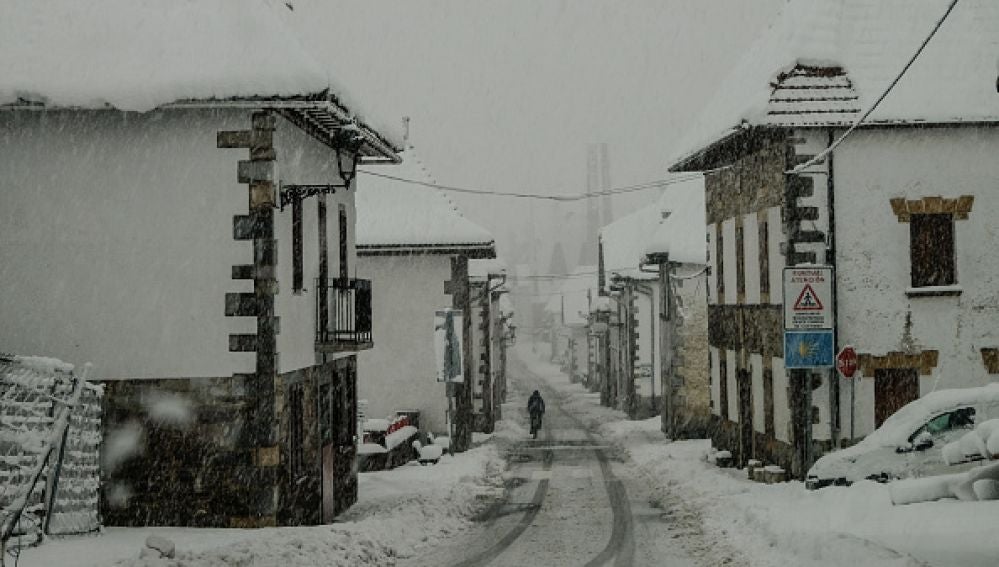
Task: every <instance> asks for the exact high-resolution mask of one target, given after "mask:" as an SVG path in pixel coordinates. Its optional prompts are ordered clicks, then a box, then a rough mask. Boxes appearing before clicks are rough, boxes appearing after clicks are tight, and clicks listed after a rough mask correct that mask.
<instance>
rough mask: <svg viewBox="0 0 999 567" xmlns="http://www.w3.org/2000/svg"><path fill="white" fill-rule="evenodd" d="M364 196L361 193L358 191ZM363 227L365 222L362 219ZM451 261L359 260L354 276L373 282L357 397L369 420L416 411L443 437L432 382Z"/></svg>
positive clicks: (442, 411) (441, 402)
mask: <svg viewBox="0 0 999 567" xmlns="http://www.w3.org/2000/svg"><path fill="white" fill-rule="evenodd" d="M362 191H363V188H362ZM362 222H363V220H362ZM450 258H451V257H450V256H362V257H360V258H358V261H357V273H358V277H361V278H367V279H370V280H371V285H372V294H373V297H372V303H373V305H372V317H373V322H372V324H373V327H372V333H373V335H374V342H375V346H374V348H372V349H370V350H367V351H362V352H361V353H359V355H358V377H357V387H358V397H359V398H362V399H367V400H368V415H369V416H370V417H385V416H388V415H394V413H395V411H396V410H403V409H418V410H420V412H421V414H420V422H421V423H420V425H421V428H422V429H423V430H425V431H433V432H445V431H447V426H446V422H445V415H446V411H447V397H446V396H445V386H444V384H443V383H438V382H437V378H436V372H437V362H436V358H435V354H434V346H433V329H434V312H435V311H436V310H438V309H441V308H444V307H450V305H451V297H450V296H448V295H445V294H444V282H445V281H447V280H450V279H451V260H450Z"/></svg>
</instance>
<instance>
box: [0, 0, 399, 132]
mask: <svg viewBox="0 0 999 567" xmlns="http://www.w3.org/2000/svg"><path fill="white" fill-rule="evenodd" d="M294 17H295V15H294V12H293V11H292V10H290V9H289V7H288V6H286V5H285V3H284V2H280V1H278V0H212V1H197V2H192V1H186V2H163V1H162V0H88V1H87V2H77V1H75V0H47V1H45V2H37V1H35V0H10V1H5V2H3V3H0V107H2V106H5V105H7V106H13V105H18V106H22V107H23V106H26V105H28V106H39V105H43V106H44V107H45V108H58V107H68V108H83V109H99V108H107V107H112V108H116V109H118V110H124V111H137V112H145V111H148V110H151V109H154V108H157V107H162V106H165V105H171V104H178V103H191V102H195V101H197V102H201V103H206V102H210V103H216V104H218V103H222V102H224V101H234V100H241V101H260V100H267V101H274V102H280V103H281V104H284V105H298V106H302V107H304V106H310V107H316V108H322V109H323V110H327V111H328V112H327V114H332V115H334V116H335V118H336V122H337V126H341V125H342V123H343V122H345V121H352V120H357V121H358V122H359V123H361V124H362V125H363V124H364V122H365V118H364V114H365V112H364V110H363V108H362V107H361V104H360V103H359V102H358V101H357V100H354V99H353V98H352V97H351V95H350V94H349V93H348V91H347V89H345V88H344V87H343V86H342V85H339V84H336V83H335V81H334V79H333V78H331V77H330V76H329V75H328V74H327V72H326V71H325V70H324V68H323V67H322V66H321V65H320V64H319V63H318V62H317V61H316V60H315V59H314V58H313V57H312V56H311V55H310V54H309V53H308V52H307V51H306V50H305V49H304V48H303V47H302V45H301V44H300V43H299V42H298V40H297V38H296V34H295V33H294V32H293V28H292V27H291V23H292V19H293V18H294ZM289 99H294V100H289ZM279 106H280V105H279ZM324 107H325V108H324ZM362 131H363V132H364V133H366V134H372V135H374V136H375V137H377V138H378V139H379V140H380V141H381V142H383V143H385V144H386V145H387V146H390V147H392V146H394V147H401V145H402V144H401V143H399V142H398V140H400V139H401V138H400V137H398V136H394V137H393V138H392V139H390V138H389V136H391V135H393V134H395V132H391V131H388V130H386V129H380V131H378V132H374V131H373V130H369V129H367V128H364V129H363V130H362Z"/></svg>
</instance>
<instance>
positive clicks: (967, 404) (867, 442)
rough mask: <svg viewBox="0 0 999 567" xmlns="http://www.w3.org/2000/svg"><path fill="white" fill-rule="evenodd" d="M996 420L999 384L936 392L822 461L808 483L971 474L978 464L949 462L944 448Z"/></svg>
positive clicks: (817, 486) (810, 485)
mask: <svg viewBox="0 0 999 567" xmlns="http://www.w3.org/2000/svg"><path fill="white" fill-rule="evenodd" d="M996 418H999V384H989V385H987V386H981V387H977V388H957V389H951V390H938V391H936V392H931V393H929V394H927V395H925V396H923V397H922V398H919V399H918V400H915V401H913V402H910V403H908V404H906V405H905V406H904V407H902V409H900V410H898V411H897V412H895V413H894V414H893V415H892V416H891V417H889V418H888V419H886V420H885V422H884V423H882V424H881V427H879V428H878V429H877V430H875V431H874V432H873V433H871V434H870V435H868V436H867V437H865V438H864V439H863V440H862V441H860V442H859V443H857V444H856V445H853V446H852V447H848V448H846V449H842V450H839V451H834V452H832V453H829V454H827V455H825V456H823V457H822V458H820V459H819V460H818V461H816V462H815V464H814V465H813V466H812V468H811V469H809V471H808V475H807V478H806V481H805V485H806V486H807V487H808V488H812V489H814V488H821V487H823V486H828V485H830V484H840V485H843V484H850V483H852V482H855V481H858V480H864V479H868V480H877V481H882V482H887V481H891V480H895V479H899V478H910V477H923V476H931V475H937V474H946V473H954V472H960V471H963V470H967V469H968V468H971V467H972V466H974V461H973V460H971V459H954V460H953V463H949V462H948V461H947V460H945V458H944V450H943V448H944V447H945V446H946V445H948V444H949V443H953V442H956V441H959V440H960V439H961V438H962V437H963V436H964V435H965V434H967V433H969V432H970V431H971V430H972V429H974V427H975V424H978V423H983V422H986V421H988V420H992V419H996ZM952 451H956V449H952Z"/></svg>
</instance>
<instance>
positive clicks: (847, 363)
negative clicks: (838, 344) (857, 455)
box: [836, 345, 857, 441]
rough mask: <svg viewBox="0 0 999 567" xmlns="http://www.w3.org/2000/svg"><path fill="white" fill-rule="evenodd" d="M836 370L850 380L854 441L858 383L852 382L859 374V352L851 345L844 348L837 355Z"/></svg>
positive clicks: (851, 421)
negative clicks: (854, 376) (856, 374)
mask: <svg viewBox="0 0 999 567" xmlns="http://www.w3.org/2000/svg"><path fill="white" fill-rule="evenodd" d="M836 370H839V373H840V374H842V375H843V378H846V379H847V380H850V441H853V418H854V408H855V407H856V405H857V404H856V400H857V397H856V388H857V381H856V380H851V378H853V375H854V374H855V373H856V372H857V351H856V350H854V348H853V347H852V346H850V345H846V346H845V347H843V348H842V349H841V350H840V351H839V354H837V355H836Z"/></svg>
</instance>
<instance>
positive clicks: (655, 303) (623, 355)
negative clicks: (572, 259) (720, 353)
mask: <svg viewBox="0 0 999 567" xmlns="http://www.w3.org/2000/svg"><path fill="white" fill-rule="evenodd" d="M662 207H663V202H662V200H661V199H658V198H657V200H656V202H655V203H652V204H650V205H647V206H645V207H643V208H641V209H639V210H637V211H634V212H632V213H630V214H628V215H625V216H623V217H621V218H620V219H618V220H616V221H614V222H612V223H610V224H608V225H607V226H605V227H603V228H602V229H601V230H600V239H599V261H600V264H599V265H600V278H599V279H600V281H603V282H604V288H603V289H602V290H601V293H604V294H607V296H608V297H609V298H610V304H611V305H610V306H611V313H612V315H611V317H610V318H609V319H610V320H609V323H610V324H609V327H608V332H607V341H606V348H608V349H609V351H610V354H609V355H608V356H607V357H606V358H607V360H608V361H609V362H608V365H607V369H606V376H605V377H604V378H602V379H603V380H613V381H614V384H612V385H610V386H609V388H605V389H607V390H608V391H609V392H614V393H612V394H609V397H610V400H609V403H610V404H611V405H612V406H613V407H617V408H618V409H620V410H622V411H625V412H627V413H628V415H630V416H632V417H641V416H648V415H656V414H658V413H659V401H658V400H659V399H661V398H662V390H661V388H660V386H659V384H658V382H659V380H658V377H659V376H661V372H662V367H661V359H660V357H659V356H658V354H657V352H658V349H659V344H658V338H657V337H658V333H659V331H658V329H657V326H658V325H657V323H656V319H657V315H656V314H657V313H658V312H659V308H660V307H659V301H660V293H659V276H658V268H656V267H655V266H644V265H643V264H642V260H643V255H644V248H645V245H646V244H647V242H648V240H649V238H650V237H651V236H652V234H653V233H654V232H655V230H656V227H657V226H658V225H659V222H660V221H661V220H662V215H663V210H664V209H663V208H662ZM643 266H644V267H643Z"/></svg>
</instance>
